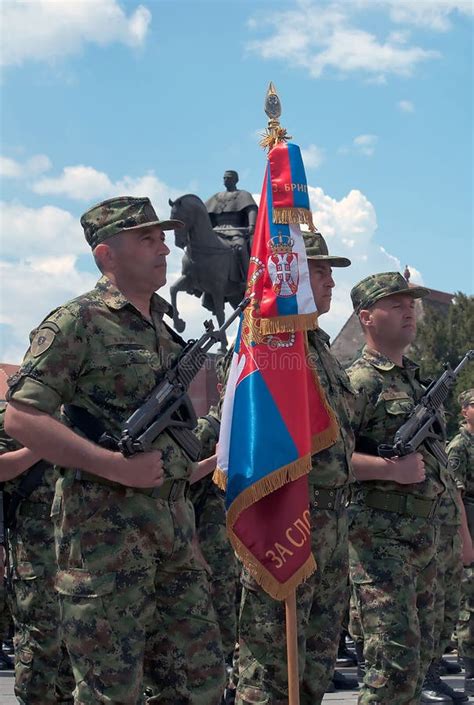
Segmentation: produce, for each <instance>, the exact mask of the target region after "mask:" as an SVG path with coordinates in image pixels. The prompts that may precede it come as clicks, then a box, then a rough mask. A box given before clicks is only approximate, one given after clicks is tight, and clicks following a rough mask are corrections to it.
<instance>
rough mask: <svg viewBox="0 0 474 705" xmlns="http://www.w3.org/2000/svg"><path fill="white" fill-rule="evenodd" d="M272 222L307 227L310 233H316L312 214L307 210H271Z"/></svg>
mask: <svg viewBox="0 0 474 705" xmlns="http://www.w3.org/2000/svg"><path fill="white" fill-rule="evenodd" d="M272 220H273V222H274V223H276V224H280V223H281V224H282V225H298V224H300V225H307V226H308V228H309V229H310V231H311V232H312V233H315V232H316V227H315V225H314V223H313V214H312V213H311V211H310V210H308V209H307V208H273V212H272Z"/></svg>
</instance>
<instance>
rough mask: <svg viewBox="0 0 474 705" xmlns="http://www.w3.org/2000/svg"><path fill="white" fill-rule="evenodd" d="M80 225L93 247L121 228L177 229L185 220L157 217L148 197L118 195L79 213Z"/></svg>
mask: <svg viewBox="0 0 474 705" xmlns="http://www.w3.org/2000/svg"><path fill="white" fill-rule="evenodd" d="M81 225H82V227H83V228H84V234H85V236H86V240H87V242H88V243H89V245H90V246H91V247H92V249H94V247H97V245H98V244H99V243H101V242H104V240H107V239H108V238H109V237H112V235H116V234H117V233H120V232H121V231H122V230H138V229H139V228H146V227H149V226H150V225H159V226H160V228H161V229H162V230H176V229H177V228H182V227H183V225H184V223H183V222H181V220H160V219H159V218H158V216H157V215H156V213H155V209H154V208H153V206H152V205H151V202H150V199H149V198H146V197H142V198H141V197H136V196H119V197H117V198H109V199H108V200H107V201H102V202H101V203H98V204H97V205H96V206H92V208H89V210H88V211H86V212H85V213H84V215H83V216H81Z"/></svg>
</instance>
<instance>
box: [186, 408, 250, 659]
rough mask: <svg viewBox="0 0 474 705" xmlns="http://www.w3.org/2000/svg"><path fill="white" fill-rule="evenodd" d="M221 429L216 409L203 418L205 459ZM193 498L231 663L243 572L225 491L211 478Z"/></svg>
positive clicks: (200, 424) (194, 491)
mask: <svg viewBox="0 0 474 705" xmlns="http://www.w3.org/2000/svg"><path fill="white" fill-rule="evenodd" d="M219 426H220V421H219V412H218V409H217V408H215V407H211V409H210V410H209V413H208V415H207V416H205V417H202V418H200V419H199V421H198V426H197V428H196V430H195V433H196V434H197V436H198V438H199V439H200V441H201V447H202V450H201V456H200V457H201V459H204V458H208V457H209V456H211V455H213V454H214V453H215V452H216V443H217V441H218V440H219ZM190 498H191V501H192V503H193V505H194V513H195V517H196V530H197V535H198V539H199V545H200V547H201V550H202V552H203V555H204V558H205V560H206V562H207V564H208V565H209V567H210V569H211V589H212V602H213V605H214V609H215V611H216V615H217V620H218V622H219V628H220V631H221V637H222V646H223V651H224V656H225V658H226V660H227V661H228V662H229V660H230V662H231V659H232V655H233V653H234V649H235V643H236V641H237V609H236V595H237V587H238V580H239V574H240V570H239V564H238V561H237V559H236V557H235V554H234V550H233V548H232V546H231V544H230V542H229V539H228V536H227V529H226V514H225V504H224V497H223V492H222V490H220V489H219V487H217V485H216V484H215V483H214V482H213V481H212V476H210V475H208V476H207V477H204V478H203V479H202V480H200V481H199V482H196V483H195V484H193V485H192V487H191V495H190Z"/></svg>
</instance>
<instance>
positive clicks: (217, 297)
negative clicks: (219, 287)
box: [212, 293, 227, 353]
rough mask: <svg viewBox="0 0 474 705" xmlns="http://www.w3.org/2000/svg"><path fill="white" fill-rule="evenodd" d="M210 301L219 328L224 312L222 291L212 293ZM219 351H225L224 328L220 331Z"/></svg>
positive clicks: (223, 321)
mask: <svg viewBox="0 0 474 705" xmlns="http://www.w3.org/2000/svg"><path fill="white" fill-rule="evenodd" d="M212 303H213V306H212V308H213V313H214V315H215V317H216V318H217V324H218V326H219V328H220V327H221V326H223V325H224V323H225V312H224V306H225V301H224V296H223V295H222V293H220V294H213V295H212ZM220 351H221V353H225V352H227V336H226V334H225V330H224V331H222V333H221V346H220Z"/></svg>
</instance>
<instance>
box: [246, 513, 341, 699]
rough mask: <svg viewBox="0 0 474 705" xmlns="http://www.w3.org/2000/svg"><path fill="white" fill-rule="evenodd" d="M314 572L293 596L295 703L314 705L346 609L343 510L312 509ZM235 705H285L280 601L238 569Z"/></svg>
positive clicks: (329, 674)
mask: <svg viewBox="0 0 474 705" xmlns="http://www.w3.org/2000/svg"><path fill="white" fill-rule="evenodd" d="M311 521H312V533H311V546H312V550H313V553H314V557H315V558H316V563H317V566H318V568H317V571H316V572H315V573H314V574H313V575H312V576H311V577H310V578H309V579H308V580H307V581H306V582H304V583H302V584H301V585H300V586H299V587H298V588H297V592H296V606H297V623H298V624H297V626H298V653H299V675H300V681H301V683H300V700H301V705H319V703H321V701H322V699H323V696H324V693H325V691H326V689H327V685H328V683H329V681H330V680H331V678H332V674H333V670H334V664H335V661H336V655H337V648H338V645H339V633H340V629H341V621H342V617H343V615H344V611H345V609H346V605H347V594H348V549H347V541H348V539H347V533H348V529H347V511H346V510H345V509H342V510H341V511H340V512H334V511H328V510H317V509H314V508H313V509H312V517H311ZM243 584H244V589H243V592H242V603H241V610H240V622H239V647H240V656H239V684H238V687H237V697H236V705H244V704H245V705H250V704H252V705H257V704H258V705H287V703H288V674H287V656H286V635H285V605H284V602H278V601H276V600H273V599H272V598H271V597H269V595H268V594H267V593H265V592H263V591H262V590H261V589H259V588H257V587H256V586H255V584H254V583H253V584H252V581H251V580H249V577H248V575H246V573H245V571H244V576H243Z"/></svg>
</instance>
